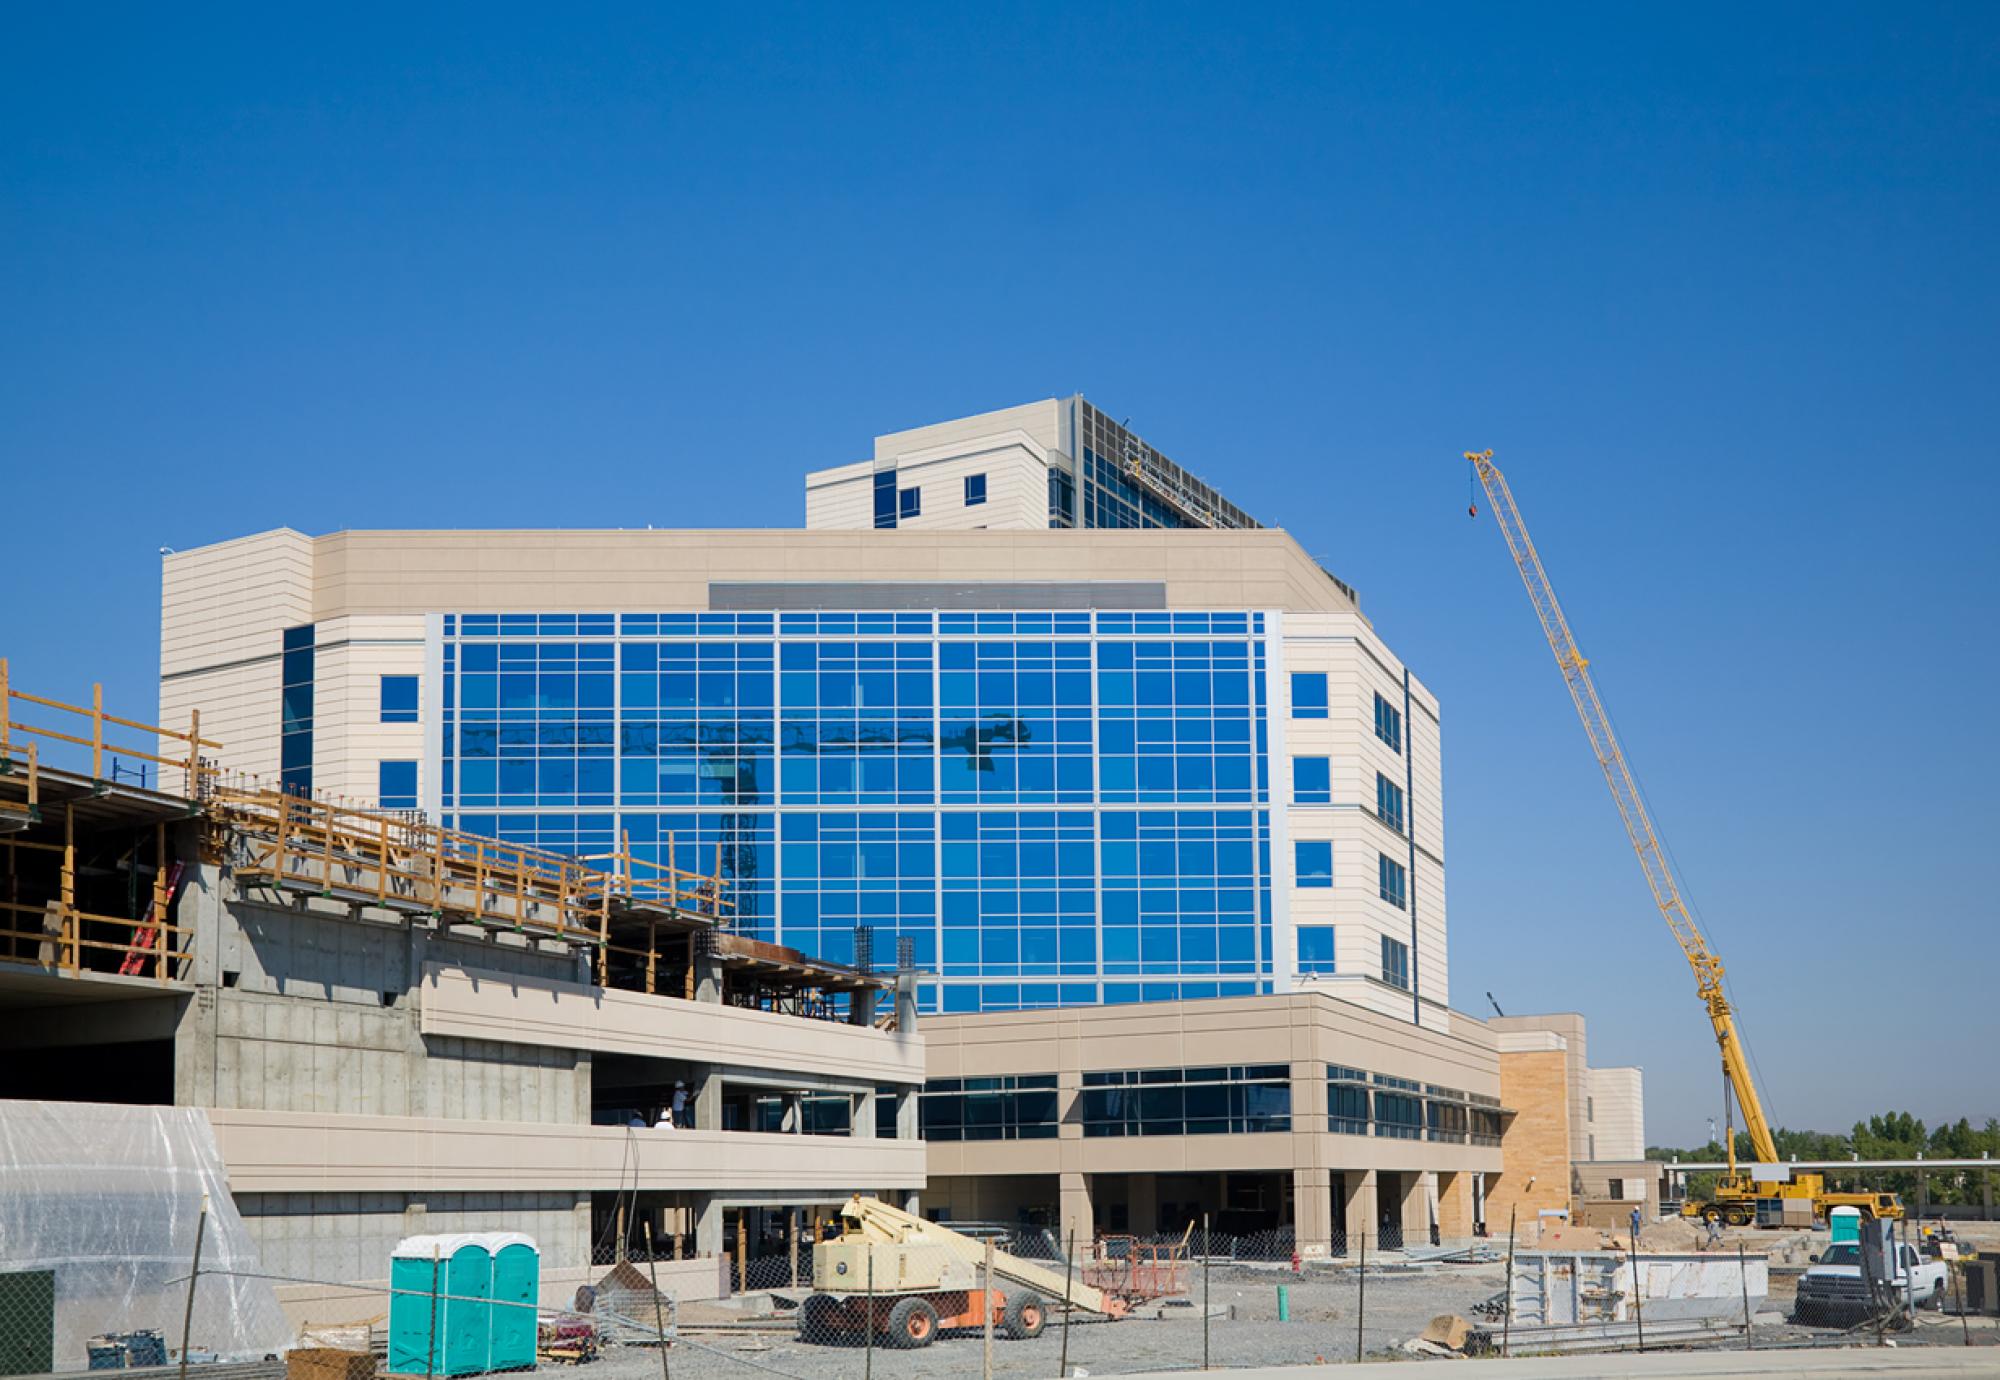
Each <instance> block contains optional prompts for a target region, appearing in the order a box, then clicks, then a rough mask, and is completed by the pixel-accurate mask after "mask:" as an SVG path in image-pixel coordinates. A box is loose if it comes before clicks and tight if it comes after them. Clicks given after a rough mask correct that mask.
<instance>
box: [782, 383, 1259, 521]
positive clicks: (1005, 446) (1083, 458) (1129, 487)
mask: <svg viewBox="0 0 2000 1380" xmlns="http://www.w3.org/2000/svg"><path fill="white" fill-rule="evenodd" d="M1262 525H1263V524H1261V523H1259V522H1258V521H1257V520H1256V519H1255V518H1253V517H1251V516H1250V515H1249V514H1248V513H1246V512H1244V511H1243V510H1242V509H1241V508H1239V507H1237V506H1236V505H1235V504H1234V503H1231V502H1230V501H1229V500H1228V499H1226V498H1224V497H1223V496H1222V495H1221V494H1219V493H1217V492H1216V491H1215V490H1214V489H1213V488H1211V487H1209V486H1208V485H1207V484H1204V483H1203V482H1202V481H1201V480H1199V479H1197V478H1195V477H1194V476H1193V475H1192V474H1189V473H1188V472H1187V471H1186V470H1184V469H1182V468H1181V467H1180V466H1179V465H1177V464H1175V463H1174V462H1173V461H1171V460H1169V459H1168V458H1167V457H1166V456H1164V455H1162V454H1160V452H1159V451H1157V450H1155V449H1154V448H1153V447H1152V446H1149V445H1147V444H1146V442H1145V441H1143V440H1141V439H1140V438H1139V437H1137V436H1135V435H1133V434H1132V432H1130V431H1128V430H1127V429H1126V428H1125V426H1124V424H1123V423H1121V422H1115V421H1113V420H1112V419H1111V418H1110V417H1109V416H1107V415H1106V414H1105V413H1103V412H1101V411H1099V410H1098V409H1097V408H1095V407H1093V406H1091V404H1090V403H1089V402H1088V401H1086V400H1085V399H1084V398H1083V396H1082V395H1081V394H1079V395H1077V396H1075V397H1071V398H1047V399H1044V400H1043V401H1041V402H1033V403H1026V404H1023V405H1022V406H1020V407H1009V408H1003V409H1002V410H1000V411H998V412H982V413H980V414H979V415H978V416H975V417H961V418H959V419H958V420H957V421H950V422H938V423H936V424H934V425H931V426H920V427H915V428H913V429H911V430H909V431H895V432H891V433H889V434H888V435H886V436H878V437H876V438H875V455H874V458H873V459H871V460H861V461H857V462H856V463H854V464H851V465H839V466H836V467H834V468H832V469H825V470H815V471H814V472H812V473H811V474H808V475H807V476H806V526H807V527H809V528H857V527H861V528H892V527H914V528H919V529H925V530H931V531H969V530H975V529H983V528H1004V529H1009V530H1014V531H1020V530H1028V529H1037V528H1044V527H1213V528H1246V527H1259V526H1262Z"/></svg>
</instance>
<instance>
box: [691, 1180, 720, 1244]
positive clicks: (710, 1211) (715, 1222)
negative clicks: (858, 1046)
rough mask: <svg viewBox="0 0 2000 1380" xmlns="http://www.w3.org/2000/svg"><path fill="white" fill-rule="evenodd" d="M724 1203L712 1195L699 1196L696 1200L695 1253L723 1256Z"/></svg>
mask: <svg viewBox="0 0 2000 1380" xmlns="http://www.w3.org/2000/svg"><path fill="white" fill-rule="evenodd" d="M722 1248H723V1240H722V1202H721V1200H720V1199H718V1198H716V1197H714V1196H713V1195H710V1194H700V1195H697V1196H696V1198H695V1200H694V1253H695V1254H696V1255H700V1256H718V1255H721V1254H722Z"/></svg>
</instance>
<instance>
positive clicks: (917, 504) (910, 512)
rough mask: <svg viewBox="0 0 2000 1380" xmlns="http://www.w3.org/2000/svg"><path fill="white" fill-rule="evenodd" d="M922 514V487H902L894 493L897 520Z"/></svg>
mask: <svg viewBox="0 0 2000 1380" xmlns="http://www.w3.org/2000/svg"><path fill="white" fill-rule="evenodd" d="M923 515H924V491H923V490H922V489H920V488H919V489H904V490H903V491H902V492H900V493H899V494H897V495H896V520H897V521H898V522H901V521H902V520H903V519H905V518H913V517H922V516H923Z"/></svg>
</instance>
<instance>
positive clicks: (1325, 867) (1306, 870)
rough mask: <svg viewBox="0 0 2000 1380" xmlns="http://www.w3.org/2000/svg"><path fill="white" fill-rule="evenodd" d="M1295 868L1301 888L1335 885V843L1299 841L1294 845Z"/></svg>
mask: <svg viewBox="0 0 2000 1380" xmlns="http://www.w3.org/2000/svg"><path fill="white" fill-rule="evenodd" d="M1292 860H1293V867H1294V869H1295V871H1296V873H1297V882H1298V885H1300V886H1332V885H1333V842H1332V840H1330V839H1299V840H1297V841H1296V842H1294V843H1293V844H1292Z"/></svg>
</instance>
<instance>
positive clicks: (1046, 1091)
mask: <svg viewBox="0 0 2000 1380" xmlns="http://www.w3.org/2000/svg"><path fill="white" fill-rule="evenodd" d="M1056 1098H1057V1094H1056V1076H1055V1075H1054V1074H1053V1073H1024V1074H1012V1075H1008V1076H1005V1077H994V1078H933V1079H932V1080H931V1081H930V1082H928V1083H926V1084H924V1092H923V1097H922V1098H921V1100H920V1101H919V1103H918V1112H919V1114H920V1116H921V1118H922V1122H923V1138H924V1139H925V1140H939V1141H949V1140H1054V1139H1055V1137H1056V1125H1057V1122H1058V1120H1059V1117H1058V1113H1057V1108H1056Z"/></svg>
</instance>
